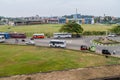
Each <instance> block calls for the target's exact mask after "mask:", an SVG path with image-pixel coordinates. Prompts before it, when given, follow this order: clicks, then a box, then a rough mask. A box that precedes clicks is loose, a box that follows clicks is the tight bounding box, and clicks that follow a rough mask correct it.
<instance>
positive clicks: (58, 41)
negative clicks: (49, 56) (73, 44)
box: [49, 40, 66, 48]
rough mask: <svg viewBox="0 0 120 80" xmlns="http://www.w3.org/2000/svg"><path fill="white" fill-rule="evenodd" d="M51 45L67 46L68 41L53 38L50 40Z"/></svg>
mask: <svg viewBox="0 0 120 80" xmlns="http://www.w3.org/2000/svg"><path fill="white" fill-rule="evenodd" d="M49 46H50V47H60V48H65V47H66V41H65V40H51V41H50V42H49Z"/></svg>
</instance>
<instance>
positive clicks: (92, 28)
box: [81, 24, 115, 31]
mask: <svg viewBox="0 0 120 80" xmlns="http://www.w3.org/2000/svg"><path fill="white" fill-rule="evenodd" d="M81 26H82V27H83V29H84V31H107V30H109V29H111V28H112V27H113V26H115V25H105V24H93V25H92V24H83V25H81Z"/></svg>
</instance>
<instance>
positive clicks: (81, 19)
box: [64, 14, 94, 24]
mask: <svg viewBox="0 0 120 80" xmlns="http://www.w3.org/2000/svg"><path fill="white" fill-rule="evenodd" d="M64 17H66V22H72V21H76V22H77V23H78V24H94V16H90V15H81V14H73V15H67V16H66V15H65V16H64Z"/></svg>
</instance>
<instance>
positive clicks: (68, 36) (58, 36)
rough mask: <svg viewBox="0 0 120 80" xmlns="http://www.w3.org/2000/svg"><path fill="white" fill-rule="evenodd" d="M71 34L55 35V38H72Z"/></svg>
mask: <svg viewBox="0 0 120 80" xmlns="http://www.w3.org/2000/svg"><path fill="white" fill-rule="evenodd" d="M71 37H72V34H71V33H54V35H53V38H71Z"/></svg>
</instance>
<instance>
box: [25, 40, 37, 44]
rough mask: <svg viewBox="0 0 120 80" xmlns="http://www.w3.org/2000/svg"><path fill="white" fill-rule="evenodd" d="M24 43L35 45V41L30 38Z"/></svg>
mask: <svg viewBox="0 0 120 80" xmlns="http://www.w3.org/2000/svg"><path fill="white" fill-rule="evenodd" d="M25 44H27V45H35V42H34V41H33V40H30V41H28V42H25Z"/></svg>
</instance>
